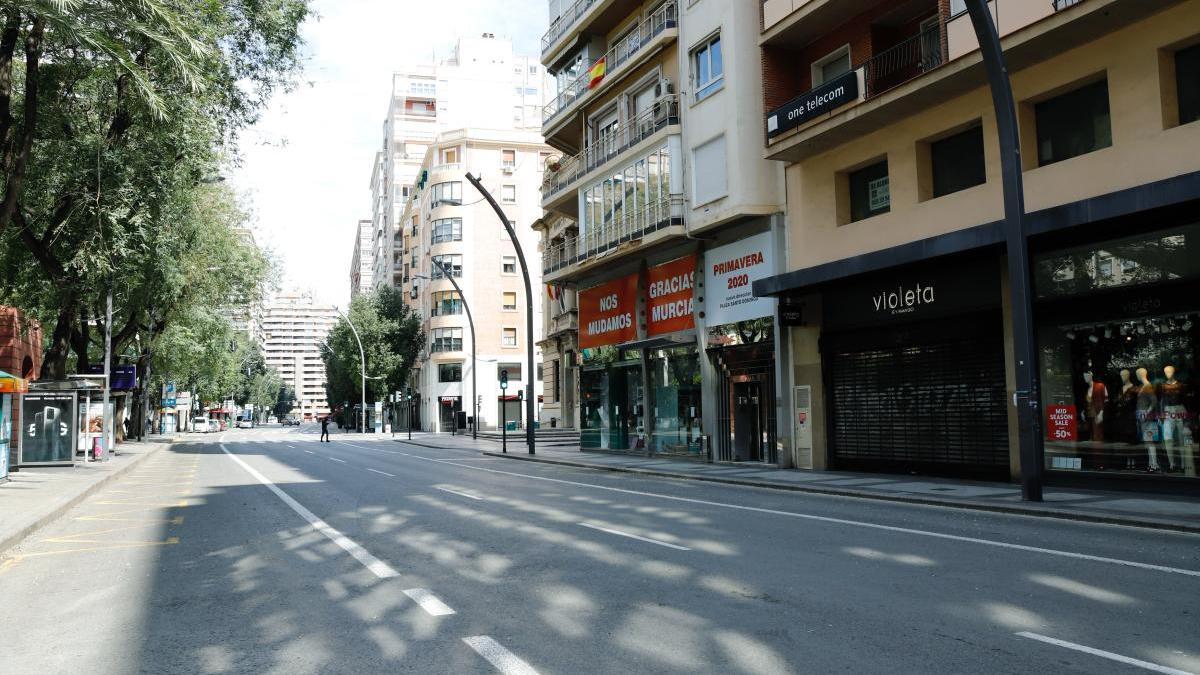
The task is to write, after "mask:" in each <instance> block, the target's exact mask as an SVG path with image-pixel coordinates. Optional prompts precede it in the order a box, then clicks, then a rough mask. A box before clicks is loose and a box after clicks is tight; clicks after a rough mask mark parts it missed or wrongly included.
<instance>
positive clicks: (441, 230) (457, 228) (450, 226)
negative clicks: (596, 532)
mask: <svg viewBox="0 0 1200 675" xmlns="http://www.w3.org/2000/svg"><path fill="white" fill-rule="evenodd" d="M430 225H431V226H432V227H433V243H435V244H441V243H443V242H447V241H462V218H439V219H437V220H435V221H433V222H432V223H430Z"/></svg>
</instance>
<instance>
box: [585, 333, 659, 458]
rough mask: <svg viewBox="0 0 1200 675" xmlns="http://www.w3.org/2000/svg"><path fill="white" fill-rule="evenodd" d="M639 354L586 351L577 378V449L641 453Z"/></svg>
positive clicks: (603, 349)
mask: <svg viewBox="0 0 1200 675" xmlns="http://www.w3.org/2000/svg"><path fill="white" fill-rule="evenodd" d="M641 358H642V354H641V351H639V350H636V349H618V348H616V347H599V348H597V349H585V350H584V361H583V369H582V372H581V375H580V394H581V396H580V414H581V415H582V417H583V419H582V420H581V423H580V446H581V447H582V448H583V449H602V450H644V449H645V439H644V434H645V427H644V425H643V411H644V410H645V407H644V405H643V404H644V401H643V398H644V392H643V390H642V362H641Z"/></svg>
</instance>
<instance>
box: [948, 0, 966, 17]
mask: <svg viewBox="0 0 1200 675" xmlns="http://www.w3.org/2000/svg"><path fill="white" fill-rule="evenodd" d="M965 11H967V0H950V16H958V15H959V14H962V13H963V12H965Z"/></svg>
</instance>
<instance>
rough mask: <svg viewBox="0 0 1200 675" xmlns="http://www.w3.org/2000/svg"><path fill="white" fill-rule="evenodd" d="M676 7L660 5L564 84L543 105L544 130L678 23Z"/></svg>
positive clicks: (615, 76) (615, 77) (672, 4)
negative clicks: (600, 73)
mask: <svg viewBox="0 0 1200 675" xmlns="http://www.w3.org/2000/svg"><path fill="white" fill-rule="evenodd" d="M677 17H678V14H677V10H676V7H675V3H674V2H667V3H665V4H664V5H663V6H662V7H659V8H658V9H657V10H655V11H654V13H653V14H651V15H650V16H648V17H646V18H645V19H644V20H643V21H642V22H641V24H639V25H638V26H637V27H636V28H635V29H634V30H633V31H632V32H631V33H630V34H629V35H627V36H625V37H624V38H621V39H620V40H619V41H617V43H616V44H614V45H613V46H612V47H610V48H609V49H608V51H607V52H605V54H604V56H601V57H600V58H598V59H596V60H595V61H593V62H592V63H591V64H589V65H588V67H587V68H585V69H584V70H583V72H582V73H580V74H579V77H576V78H575V79H574V80H572V81H571V82H569V83H567V85H566V86H565V87H563V89H562V91H560V92H558V94H557V95H556V96H555V97H554V98H553V99H552V100H551V101H550V102H549V103H547V104H546V105H545V107H543V108H542V127H543V129H544V128H545V127H546V126H547V125H549V124H550V122H552V121H553V120H555V119H556V118H559V117H560V116H562V114H563V113H564V112H566V111H567V110H569V109H571V108H573V107H575V105H576V104H578V103H579V101H581V100H582V99H584V98H586V97H587V95H588V94H589V93H590V92H592V91H593V90H595V89H597V88H599V87H600V86H602V85H603V84H605V83H608V82H613V81H616V80H617V79H619V78H618V75H619V74H620V73H619V71H621V70H624V69H625V68H623V67H624V66H627V65H629V64H631V63H633V62H635V59H634V57H636V56H637V55H638V54H639V53H641V52H642V51H643V50H644V49H645V48H646V47H647V46H649V45H650V44H651V43H652V42H654V38H656V37H658V36H659V35H660V34H662V33H663V32H664V31H666V30H667V29H674V28H676V26H677V25H678V23H677ZM601 61H604V65H605V73H604V77H603V79H602V80H601V81H600V83H597V84H596V85H595V86H593V84H592V74H591V71H592V68H593V67H595V65H596V64H597V63H599V62H601Z"/></svg>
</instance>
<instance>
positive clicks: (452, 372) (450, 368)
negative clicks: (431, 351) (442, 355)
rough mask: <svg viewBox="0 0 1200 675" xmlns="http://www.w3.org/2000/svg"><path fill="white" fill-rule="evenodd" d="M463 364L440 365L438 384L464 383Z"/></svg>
mask: <svg viewBox="0 0 1200 675" xmlns="http://www.w3.org/2000/svg"><path fill="white" fill-rule="evenodd" d="M462 367H463V364H462V363H439V364H438V382H462Z"/></svg>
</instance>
